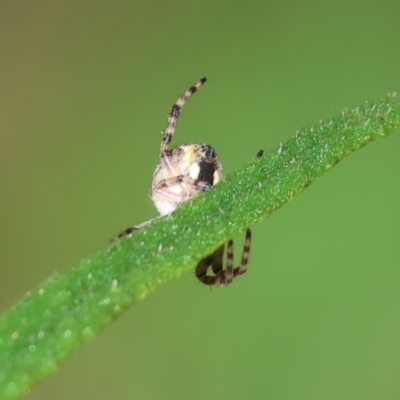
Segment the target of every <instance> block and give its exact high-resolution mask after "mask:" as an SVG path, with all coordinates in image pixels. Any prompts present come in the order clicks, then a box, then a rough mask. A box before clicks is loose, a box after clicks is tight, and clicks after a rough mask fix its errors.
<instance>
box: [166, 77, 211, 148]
mask: <svg viewBox="0 0 400 400" xmlns="http://www.w3.org/2000/svg"><path fill="white" fill-rule="evenodd" d="M206 80H207V78H202V79H200V80H199V81H197V82H196V83H195V84H194V86H192V87H191V88H189V89H188V90H186V92H185V93H184V94H183V95H182V96H181V97H179V99H178V100H177V101H176V102H175V103H174V105H173V106H172V108H171V111H170V113H169V116H168V124H167V127H166V128H165V131H164V136H163V138H162V140H161V148H160V153H161V154H163V153H165V152H167V151H168V146H169V143H170V142H171V139H172V136H173V135H174V133H175V127H176V123H177V122H178V118H179V114H180V113H181V110H182V107H183V106H184V105H185V103H186V102H187V101H188V100H189V98H190V97H191V96H192V95H193V94H194V93H196V91H197V90H198V89H200V87H201V86H203V84H204V83H205V82H206Z"/></svg>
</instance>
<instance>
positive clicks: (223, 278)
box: [117, 78, 263, 285]
mask: <svg viewBox="0 0 400 400" xmlns="http://www.w3.org/2000/svg"><path fill="white" fill-rule="evenodd" d="M206 80H207V78H202V79H200V80H199V81H197V82H196V83H195V84H194V85H193V86H192V87H190V88H189V89H188V90H186V92H185V93H184V94H183V95H182V96H181V97H179V98H178V100H177V101H176V102H175V103H174V105H173V106H172V108H171V111H170V113H169V116H168V123H167V127H166V129H165V131H164V132H163V137H162V140H161V147H160V164H159V165H158V166H157V168H156V169H155V171H154V175H153V183H152V200H153V203H154V205H155V206H156V208H157V210H158V212H159V213H160V217H161V216H164V215H168V214H170V213H171V212H172V211H174V210H175V209H176V208H177V207H178V206H179V205H180V204H182V203H184V202H185V201H188V200H190V199H192V198H194V197H196V196H197V195H199V194H200V193H202V192H206V191H208V190H210V189H212V188H213V187H214V186H215V185H216V184H218V182H220V181H221V180H222V179H223V173H222V166H221V163H220V162H219V160H218V158H217V155H216V153H215V150H214V149H213V148H212V147H211V146H210V145H208V144H193V143H184V144H181V145H179V146H177V147H175V148H173V149H172V150H170V149H169V144H170V142H171V140H172V137H173V135H174V133H175V128H176V124H177V122H178V118H179V115H180V113H181V110H182V107H183V106H184V105H185V103H186V102H187V101H188V100H189V99H190V97H192V95H193V94H194V93H196V92H197V90H199V89H200V88H201V87H202V86H203V84H204V83H205V82H206ZM262 153H263V152H262V151H260V152H259V153H258V154H257V156H256V157H257V158H258V157H261V156H262ZM151 221H152V220H150V221H146V222H143V223H142V224H139V225H135V226H133V227H130V228H128V229H126V230H125V231H123V232H121V233H120V234H119V235H118V236H117V238H122V237H124V236H128V235H130V234H131V233H132V232H133V231H135V230H138V229H140V228H142V227H143V226H145V225H147V224H148V223H150V222H151ZM250 245H251V231H250V229H247V231H246V239H245V243H244V247H243V254H242V261H241V263H240V265H239V266H238V267H236V268H235V267H234V266H233V241H232V240H230V241H229V242H228V244H227V257H226V259H227V260H226V264H227V265H226V269H224V268H223V256H224V251H225V245H222V246H220V247H219V248H218V249H217V250H215V251H214V252H213V253H212V254H210V255H209V256H207V257H205V258H203V259H202V260H201V261H200V262H199V263H198V264H197V267H196V270H195V274H196V277H197V278H198V279H199V281H200V282H202V283H204V284H205V285H228V284H230V283H231V282H232V281H233V279H234V278H236V277H237V276H240V275H243V274H244V273H245V272H246V271H247V264H248V260H249V255H250ZM210 268H211V270H212V273H213V275H208V274H207V273H208V270H209V269H210Z"/></svg>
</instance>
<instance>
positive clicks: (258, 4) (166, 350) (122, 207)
mask: <svg viewBox="0 0 400 400" xmlns="http://www.w3.org/2000/svg"><path fill="white" fill-rule="evenodd" d="M399 15H400V2H399V1H398V0H396V1H395V0H392V1H379V2H378V1H360V0H358V1H336V2H317V1H302V2H295V1H288V2H280V3H279V2H264V1H250V2H244V1H243V2H238V1H233V2H228V1H224V2H222V1H215V0H214V1H209V0H206V1H202V2H199V1H190V2H189V1H172V2H171V1H169V2H166V1H157V2H156V1H151V2H147V3H145V2H131V1H114V2H106V1H84V2H82V1H76V0H75V1H68V2H51V1H34V2H28V1H23V2H21V1H13V2H1V3H0V52H1V61H0V102H1V106H0V115H1V117H0V120H1V125H0V130H1V132H0V201H1V212H0V218H1V220H0V221H1V245H0V246H1V251H0V257H1V264H0V265H1V269H0V311H3V310H5V309H6V308H8V307H9V306H11V305H12V304H13V303H14V302H15V301H16V300H18V299H19V298H21V296H23V295H24V294H25V293H26V292H27V291H29V290H31V289H33V288H35V287H36V286H37V285H38V284H39V283H40V282H41V281H43V280H44V279H45V278H46V277H48V276H49V275H51V274H52V273H53V272H54V271H59V272H63V271H67V270H68V269H70V268H71V267H74V266H76V265H77V263H78V261H79V260H80V259H81V258H82V257H84V256H87V255H90V254H92V253H94V252H96V251H97V250H98V249H100V248H104V247H105V246H106V245H107V242H108V239H109V238H110V237H111V236H113V235H114V234H116V233H118V232H119V231H120V230H121V229H123V228H126V227H127V226H129V225H131V224H134V223H139V222H141V221H144V220H146V219H149V218H152V217H154V216H155V215H156V211H155V208H154V207H153V205H152V204H151V201H150V199H149V194H150V183H151V178H152V173H153V170H154V167H155V165H156V163H157V161H158V149H159V143H160V138H161V135H160V131H161V130H162V129H164V127H165V125H166V116H167V113H168V111H169V107H170V106H171V105H172V103H173V102H174V101H175V99H176V98H177V97H178V96H179V95H181V94H182V92H183V91H184V90H185V89H187V88H188V87H189V86H190V85H192V84H193V83H194V82H195V81H196V80H197V79H199V78H200V77H202V76H204V75H207V76H208V78H209V82H208V83H207V84H206V86H205V87H204V88H202V90H201V92H199V94H196V96H195V98H194V99H192V100H191V101H190V103H189V104H188V105H187V107H186V108H185V110H184V112H183V114H182V118H181V121H180V122H179V126H178V131H177V136H176V137H175V140H174V144H176V143H179V142H206V143H210V144H212V145H213V146H214V147H215V148H216V149H217V152H218V154H219V156H220V159H221V161H222V163H223V166H224V170H225V172H226V173H230V172H232V171H233V170H234V169H235V168H237V167H239V166H240V165H242V164H243V163H245V162H246V161H247V160H249V159H250V158H251V157H253V156H254V155H255V154H256V152H257V151H258V150H259V149H261V148H262V149H264V150H265V151H275V150H276V148H277V147H278V145H279V143H280V142H284V141H286V140H287V139H289V138H290V137H291V136H292V135H293V134H294V132H295V131H296V130H297V129H300V128H301V127H303V126H309V125H312V124H315V123H317V122H318V121H319V120H321V119H326V118H330V117H333V116H335V115H337V114H338V113H340V112H341V111H342V110H343V109H344V108H345V107H349V108H351V107H355V106H357V105H359V104H361V103H362V102H363V101H365V100H372V99H375V98H379V97H383V96H384V95H386V93H388V92H393V91H395V90H400V74H399V67H400V23H399ZM399 154H400V132H397V133H396V134H395V135H394V136H392V137H391V138H389V139H385V140H382V141H379V142H377V143H374V144H372V145H370V146H368V147H367V148H366V149H363V150H362V151H360V152H358V153H356V154H354V155H352V156H351V157H350V158H348V159H346V160H345V161H343V162H342V163H341V164H339V165H338V167H337V168H335V169H334V171H333V172H331V173H329V174H328V175H327V176H325V177H324V178H323V179H321V180H320V181H318V182H316V183H315V184H314V185H312V186H311V187H310V188H309V189H307V190H306V191H305V192H304V193H303V194H302V195H301V196H299V197H298V198H296V199H294V201H292V202H291V203H290V204H288V205H286V206H285V207H284V208H283V209H281V210H280V211H279V212H278V213H276V214H275V215H273V216H272V218H270V219H269V220H266V221H264V222H263V223H261V224H259V225H257V226H255V227H253V232H254V241H253V248H252V255H251V265H250V270H249V273H248V274H247V275H246V276H245V277H244V278H243V279H240V280H238V281H236V282H235V283H234V284H233V285H232V286H230V287H228V288H213V289H212V290H209V289H208V288H206V287H204V286H202V285H201V284H199V283H198V282H197V281H196V279H195V278H194V277H193V276H192V274H186V275H185V276H183V277H182V278H181V279H178V280H175V281H173V282H171V283H169V284H167V285H164V286H162V287H160V288H159V289H158V290H156V292H154V294H152V295H151V296H149V297H148V298H147V299H146V300H145V301H143V302H141V303H139V304H137V305H135V306H134V307H132V308H131V309H129V310H128V311H127V312H126V313H125V314H124V315H123V316H122V317H121V318H120V319H118V320H117V321H116V322H115V323H113V324H112V325H111V326H110V327H108V328H107V329H106V330H105V331H104V332H103V333H102V334H101V335H100V336H99V337H98V338H97V339H95V340H93V341H92V342H90V343H89V344H87V345H86V346H85V347H84V348H83V349H81V350H79V351H78V352H76V353H75V354H74V355H73V356H72V357H70V358H69V359H68V360H67V361H66V362H64V363H63V364H62V366H61V367H60V369H59V370H58V372H56V373H55V374H53V375H52V376H50V377H49V378H48V379H47V380H45V381H44V382H42V383H41V384H40V385H39V386H38V387H36V388H35V390H33V391H32V393H31V394H29V395H28V396H26V398H27V399H32V400H33V399H53V398H54V399H60V400H63V399H75V398H80V399H81V398H86V399H111V398H112V399H133V398H135V399H174V400H179V399H196V400H197V399H228V398H229V399H244V398H247V399H296V400H298V399H399V398H400V378H399V376H400V311H399V309H400V308H399V306H400V290H399V287H400V269H399V259H400V245H399V239H398V238H399V234H400V208H399V203H400V185H399V178H398V176H399V170H400V157H399ZM236 243H237V249H238V250H239V251H240V247H241V245H242V237H240V238H238V240H237V241H236ZM0 362H1V361H0Z"/></svg>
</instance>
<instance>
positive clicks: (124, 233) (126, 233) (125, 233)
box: [110, 217, 159, 243]
mask: <svg viewBox="0 0 400 400" xmlns="http://www.w3.org/2000/svg"><path fill="white" fill-rule="evenodd" d="M156 218H159V217H156ZM156 218H153V219H149V220H148V221H145V222H142V223H141V224H138V225H134V226H131V227H129V228H126V229H125V230H124V231H122V232H121V233H120V234H118V235H117V236H114V237H113V238H111V239H110V243H113V242H115V241H116V240H118V239H121V238H123V237H126V236H129V235H130V234H132V233H133V232H134V231H138V230H139V229H142V228H143V227H144V226H146V225H148V224H149V223H150V222H153V221H154V220H155V219H156Z"/></svg>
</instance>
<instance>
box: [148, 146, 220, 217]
mask: <svg viewBox="0 0 400 400" xmlns="http://www.w3.org/2000/svg"><path fill="white" fill-rule="evenodd" d="M160 158H161V162H160V164H159V165H158V166H157V168H156V170H155V172H154V175H153V185H152V200H153V202H154V204H155V206H156V207H157V210H158V212H159V213H160V214H161V215H165V214H169V213H171V212H172V211H174V210H175V209H176V208H177V207H178V206H179V205H180V204H181V203H183V202H185V201H188V200H190V199H192V198H193V197H195V196H197V195H198V194H199V193H201V192H204V191H206V190H209V189H211V188H212V187H213V186H215V185H216V184H217V183H218V182H219V181H220V180H221V179H222V177H223V173H222V167H221V164H220V162H219V160H218V158H217V156H216V153H215V150H214V149H213V148H212V147H211V146H209V145H207V144H182V145H180V146H177V147H175V148H174V149H172V150H170V151H168V152H165V153H163V154H161V156H160Z"/></svg>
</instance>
